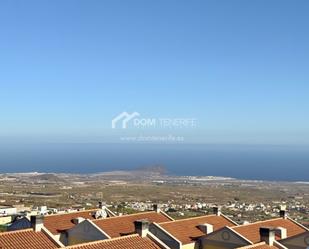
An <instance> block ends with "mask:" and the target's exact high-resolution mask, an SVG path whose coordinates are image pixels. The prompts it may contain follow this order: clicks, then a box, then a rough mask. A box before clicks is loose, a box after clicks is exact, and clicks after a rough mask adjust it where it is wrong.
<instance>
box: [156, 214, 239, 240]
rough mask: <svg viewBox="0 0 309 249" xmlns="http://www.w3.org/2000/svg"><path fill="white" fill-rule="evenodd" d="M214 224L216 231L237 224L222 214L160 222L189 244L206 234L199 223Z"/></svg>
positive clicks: (167, 229) (164, 227) (171, 232)
mask: <svg viewBox="0 0 309 249" xmlns="http://www.w3.org/2000/svg"><path fill="white" fill-rule="evenodd" d="M205 223H208V224H211V225H213V230H214V231H216V230H218V229H220V228H223V227H225V226H235V224H234V223H233V222H232V221H230V220H229V219H227V218H225V217H224V216H222V215H219V216H218V215H207V216H202V217H194V218H188V219H183V220H176V221H170V222H164V223H160V224H159V225H160V227H162V228H163V229H164V230H166V231H167V232H169V233H170V234H172V235H173V236H174V237H175V238H177V239H178V240H180V241H181V242H182V243H183V244H189V243H192V242H193V241H195V240H196V239H197V238H199V237H201V236H203V235H205V233H203V232H202V231H201V230H200V229H199V228H198V225H202V224H205Z"/></svg>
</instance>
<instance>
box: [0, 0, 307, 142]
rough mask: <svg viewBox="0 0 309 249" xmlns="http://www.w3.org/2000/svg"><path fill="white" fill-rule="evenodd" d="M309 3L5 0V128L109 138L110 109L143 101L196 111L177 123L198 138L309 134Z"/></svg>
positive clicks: (6, 131)
mask: <svg viewBox="0 0 309 249" xmlns="http://www.w3.org/2000/svg"><path fill="white" fill-rule="evenodd" d="M308 13H309V2H308V1H307V0H298V1H292V0H250V1H248V0H225V1H224V0H213V1H208V0H203V1H180V0H177V1H172V0H168V1H166V0H164V1H163V0H162V1H161V0H157V1H145V0H141V1H135V0H131V1H117V0H113V1H101V0H98V1H95V0H92V1H85V0H84V1H79V0H74V1H73V0H71V1H70V0H66V1H63V0H54V1H47V0H38V1H32V0H28V1H22V0H20V1H17V0H16V1H11V0H3V1H1V3H0V34H1V35H0V36H1V39H0V51H1V55H0V87H1V90H0V113H1V116H0V137H1V138H2V141H6V142H7V141H25V140H29V139H30V140H40V141H63V142H65V141H87V142H98V141H99V142H106V141H110V140H109V137H110V136H112V135H115V131H112V130H111V129H110V121H111V119H112V118H113V117H114V116H115V115H117V114H118V113H119V112H122V111H128V112H133V111H138V112H140V113H142V114H143V115H144V116H151V117H171V118H178V117H185V118H187V117H188V118H196V119H198V122H199V125H198V127H197V128H194V129H187V130H180V131H179V130H177V131H175V133H177V134H180V135H185V136H186V137H187V138H188V140H186V141H188V142H192V143H195V142H197V143H253V144H254V143H271V144H290V143H292V144H304V143H305V144H308V143H309V115H308V112H309V111H308V110H309V98H308V95H309V32H308V23H309V16H308ZM151 132H153V131H151ZM155 133H156V134H166V133H170V131H165V130H162V131H161V130H157V131H155Z"/></svg>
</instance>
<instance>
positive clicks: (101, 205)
mask: <svg viewBox="0 0 309 249" xmlns="http://www.w3.org/2000/svg"><path fill="white" fill-rule="evenodd" d="M99 208H100V209H102V208H103V203H102V201H99Z"/></svg>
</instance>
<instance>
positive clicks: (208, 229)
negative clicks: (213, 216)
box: [197, 223, 214, 234]
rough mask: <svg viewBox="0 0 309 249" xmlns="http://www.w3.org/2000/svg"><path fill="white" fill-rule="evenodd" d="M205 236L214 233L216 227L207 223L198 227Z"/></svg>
mask: <svg viewBox="0 0 309 249" xmlns="http://www.w3.org/2000/svg"><path fill="white" fill-rule="evenodd" d="M197 227H198V229H200V230H201V231H202V232H203V233H205V234H210V233H212V232H213V231H214V227H213V225H211V224H208V223H205V224H201V225H198V226H197Z"/></svg>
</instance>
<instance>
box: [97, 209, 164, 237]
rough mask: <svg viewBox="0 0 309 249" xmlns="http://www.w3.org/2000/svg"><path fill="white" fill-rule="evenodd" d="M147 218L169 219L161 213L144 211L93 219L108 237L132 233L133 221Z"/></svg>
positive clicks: (150, 220) (161, 220)
mask: <svg viewBox="0 0 309 249" xmlns="http://www.w3.org/2000/svg"><path fill="white" fill-rule="evenodd" d="M142 219H148V220H149V222H157V223H159V222H165V221H170V219H169V218H168V217H166V216H165V215H163V214H162V213H157V212H145V213H137V214H131V215H124V216H118V217H111V218H107V219H100V220H95V221H93V222H94V223H95V224H96V225H97V226H98V227H99V228H101V229H102V230H103V231H104V232H106V233H107V234H108V235H109V236H110V237H112V238H115V237H119V236H123V235H128V234H132V233H134V231H135V227H134V221H136V220H142Z"/></svg>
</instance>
